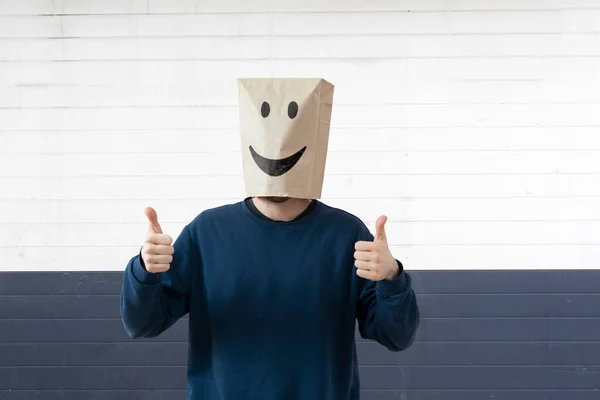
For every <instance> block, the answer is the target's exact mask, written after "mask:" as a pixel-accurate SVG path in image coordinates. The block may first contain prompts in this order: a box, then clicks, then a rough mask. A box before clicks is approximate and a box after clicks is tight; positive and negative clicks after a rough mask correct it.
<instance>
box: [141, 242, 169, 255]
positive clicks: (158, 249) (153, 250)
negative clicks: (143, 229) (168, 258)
mask: <svg viewBox="0 0 600 400" xmlns="http://www.w3.org/2000/svg"><path fill="white" fill-rule="evenodd" d="M144 249H145V250H146V252H148V254H160V255H173V253H174V252H175V248H174V247H173V246H168V245H162V244H154V243H148V244H147V245H146V246H145V247H144Z"/></svg>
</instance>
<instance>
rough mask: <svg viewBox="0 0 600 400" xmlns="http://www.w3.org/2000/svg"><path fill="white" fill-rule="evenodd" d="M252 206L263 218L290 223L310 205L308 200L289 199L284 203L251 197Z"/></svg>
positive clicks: (278, 200)
mask: <svg viewBox="0 0 600 400" xmlns="http://www.w3.org/2000/svg"><path fill="white" fill-rule="evenodd" d="M252 201H253V202H254V205H255V206H256V208H257V209H258V211H260V212H261V213H262V214H263V215H264V216H266V217H267V218H269V219H272V220H274V221H292V220H294V219H295V218H296V217H298V216H299V215H300V214H302V212H303V211H304V210H306V208H307V207H308V206H309V205H310V202H311V201H312V200H310V199H296V198H289V199H287V200H285V201H280V199H277V200H276V201H274V200H273V199H269V198H268V197H253V198H252Z"/></svg>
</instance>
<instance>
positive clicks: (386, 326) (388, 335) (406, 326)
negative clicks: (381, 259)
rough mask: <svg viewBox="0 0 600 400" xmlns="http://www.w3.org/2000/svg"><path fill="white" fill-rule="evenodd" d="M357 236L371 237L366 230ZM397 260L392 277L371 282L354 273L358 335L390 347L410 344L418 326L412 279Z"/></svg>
mask: <svg viewBox="0 0 600 400" xmlns="http://www.w3.org/2000/svg"><path fill="white" fill-rule="evenodd" d="M365 229H366V228H365ZM365 236H366V238H365ZM369 237H370V238H369ZM360 240H373V237H372V236H371V234H370V233H367V234H365V235H363V238H362V239H360ZM397 262H398V266H399V268H400V275H398V277H397V278H396V279H394V280H383V281H378V282H373V281H370V280H368V279H364V278H361V277H359V276H357V275H355V277H356V279H357V288H358V304H357V320H358V326H359V332H360V335H361V337H362V338H364V339H370V340H374V341H376V342H378V343H380V344H381V345H383V346H385V347H386V348H387V349H389V350H391V351H402V350H405V349H407V348H408V347H410V345H411V344H412V342H413V340H414V338H415V335H416V332H417V328H418V326H419V308H418V305H417V298H416V296H415V293H414V291H413V289H412V279H411V277H410V275H409V274H408V273H407V272H406V271H404V268H403V267H402V263H400V262H399V261H397ZM354 272H356V268H355V270H354Z"/></svg>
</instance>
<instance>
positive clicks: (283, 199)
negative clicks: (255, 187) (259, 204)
mask: <svg viewBox="0 0 600 400" xmlns="http://www.w3.org/2000/svg"><path fill="white" fill-rule="evenodd" d="M263 198H264V199H265V200H267V201H270V202H271V203H285V202H286V201H288V200H289V199H290V198H289V197H278V196H266V197H263Z"/></svg>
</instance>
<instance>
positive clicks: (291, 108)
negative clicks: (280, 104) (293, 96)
mask: <svg viewBox="0 0 600 400" xmlns="http://www.w3.org/2000/svg"><path fill="white" fill-rule="evenodd" d="M296 115H298V103H296V102H295V101H292V102H291V103H290V104H289V105H288V117H290V119H294V118H296Z"/></svg>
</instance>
